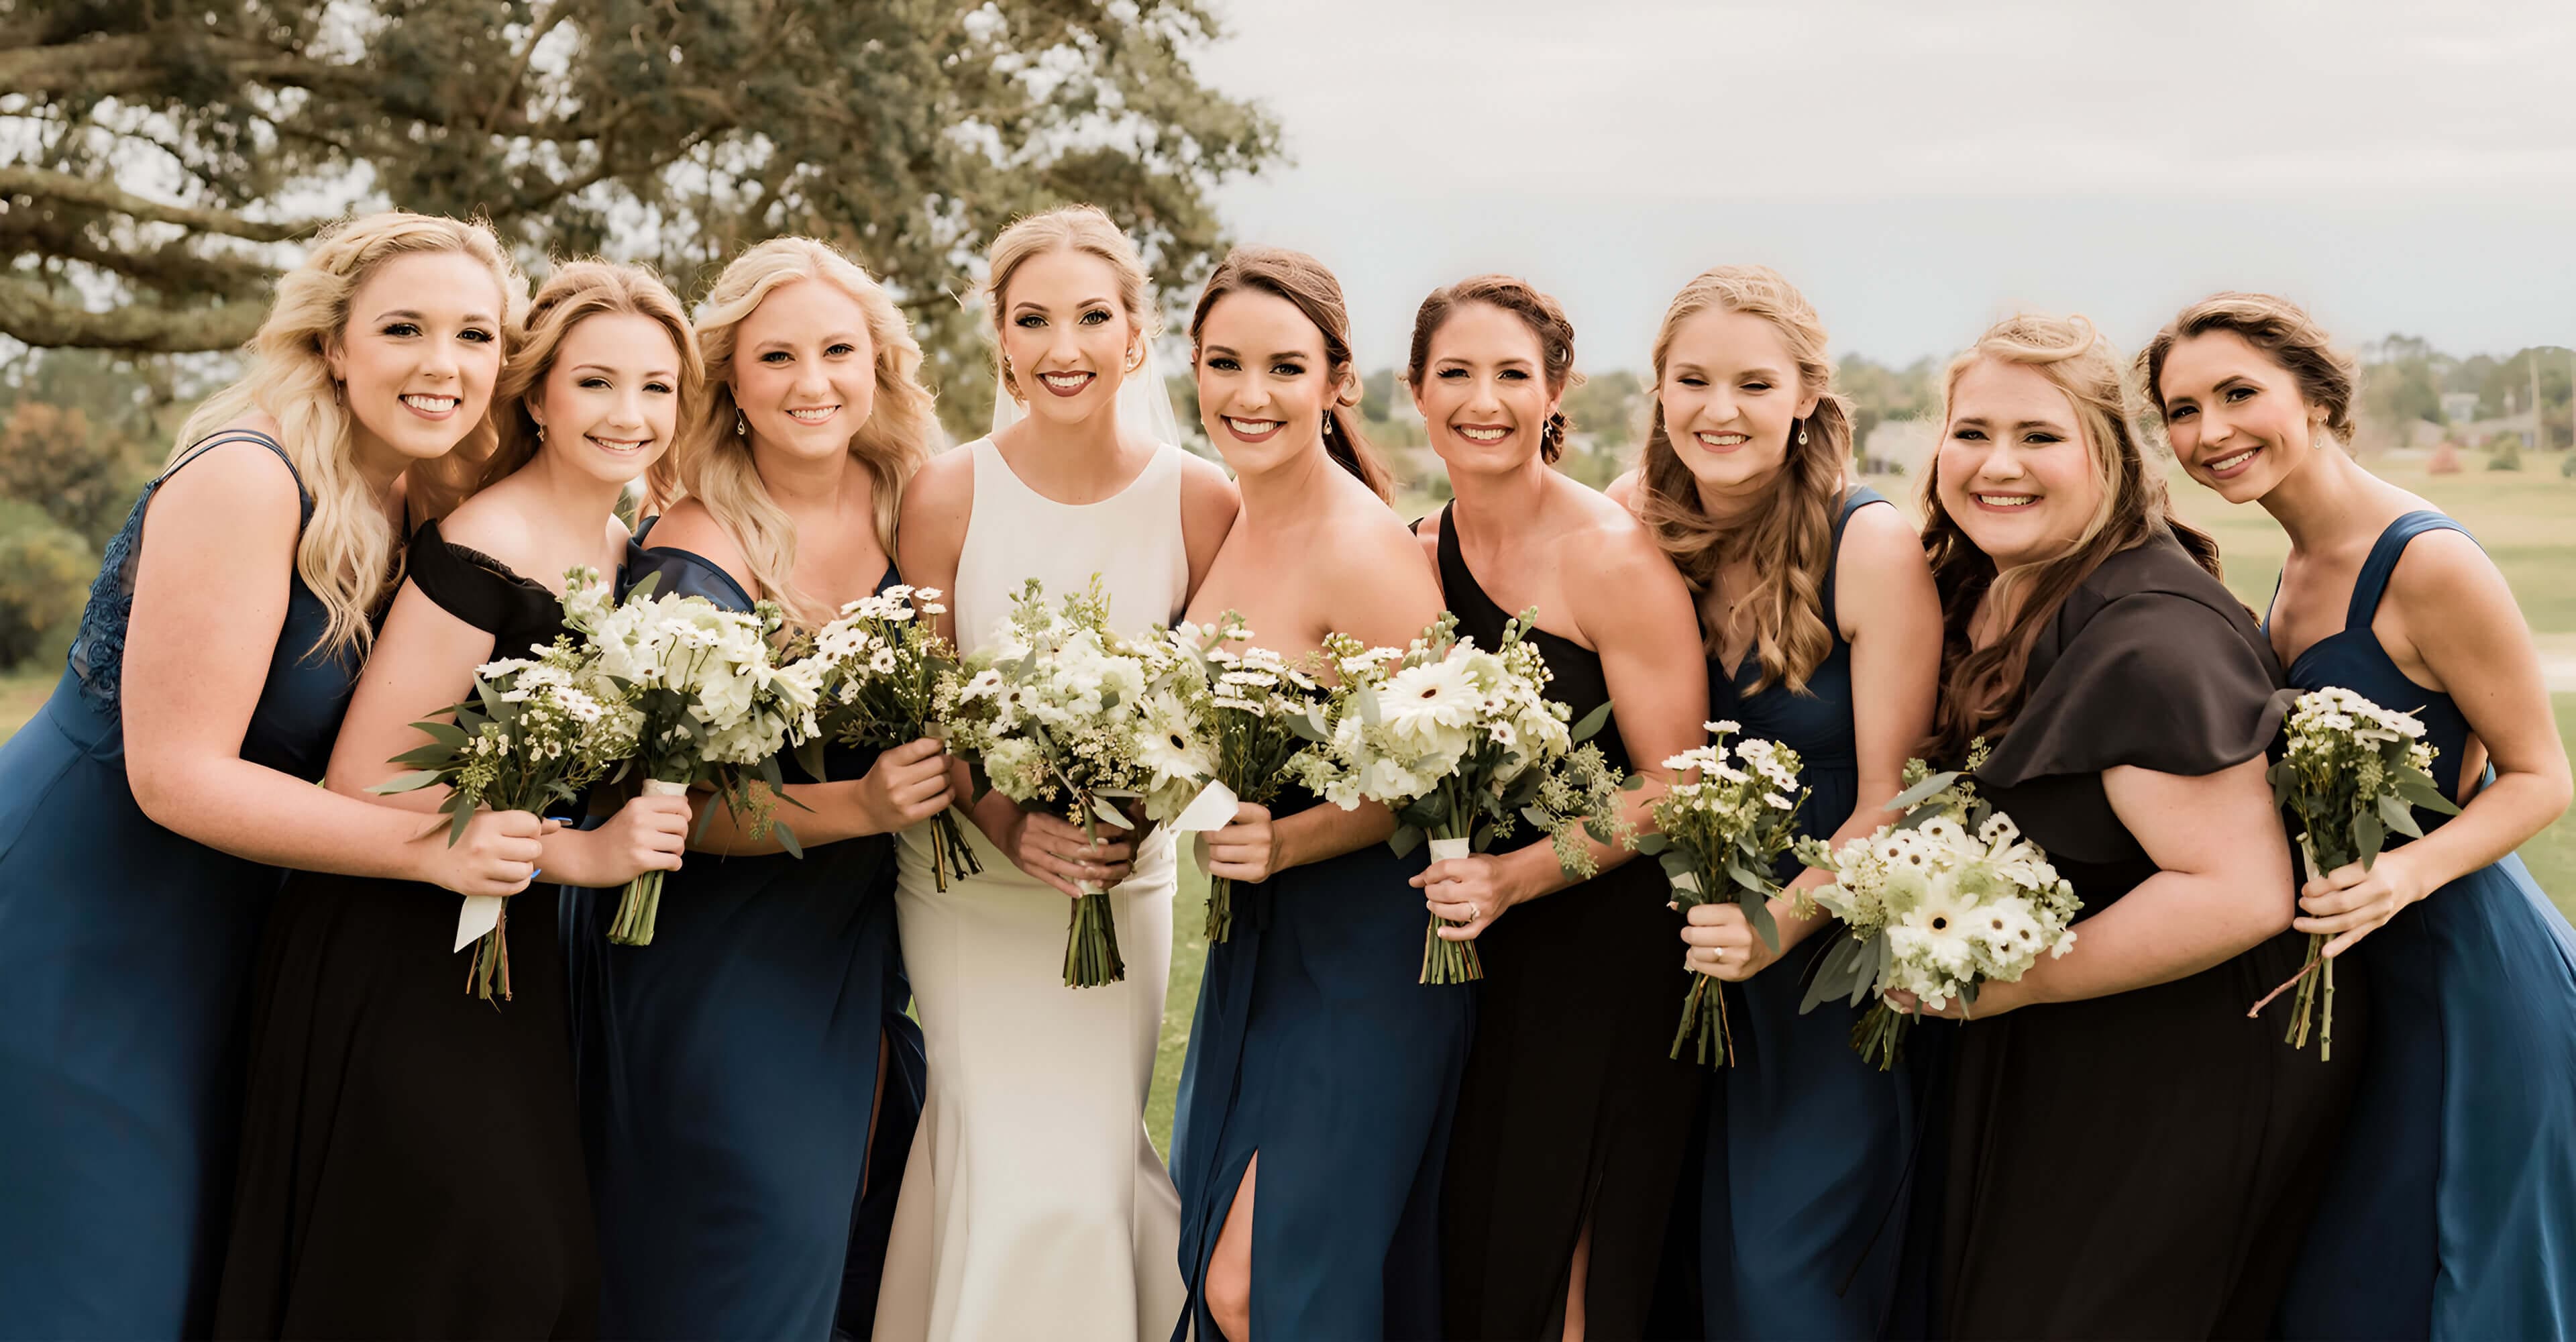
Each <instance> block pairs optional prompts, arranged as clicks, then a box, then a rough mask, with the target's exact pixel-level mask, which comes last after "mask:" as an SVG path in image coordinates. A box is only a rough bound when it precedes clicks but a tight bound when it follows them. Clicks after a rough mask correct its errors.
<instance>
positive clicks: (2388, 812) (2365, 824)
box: [2245, 686, 2460, 1058]
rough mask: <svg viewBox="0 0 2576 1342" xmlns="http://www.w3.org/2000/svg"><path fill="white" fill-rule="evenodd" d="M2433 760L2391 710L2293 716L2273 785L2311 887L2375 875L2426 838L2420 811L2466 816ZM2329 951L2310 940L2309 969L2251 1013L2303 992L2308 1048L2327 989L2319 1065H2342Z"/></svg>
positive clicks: (2318, 701) (2330, 690)
mask: <svg viewBox="0 0 2576 1342" xmlns="http://www.w3.org/2000/svg"><path fill="white" fill-rule="evenodd" d="M2433 756H2434V750H2433V747H2432V745H2431V744H2430V743H2428V742H2426V741H2425V740H2424V724H2423V723H2421V722H2418V721H2416V720H2415V715H2414V714H2412V713H2400V712H2397V711H2395V710H2393V709H2386V708H2382V707H2380V706H2379V705H2377V704H2374V703H2372V702H2371V701H2369V700H2368V699H2365V698H2363V697H2361V696H2360V695H2358V694H2355V693H2353V692H2352V691H2350V690H2347V689H2343V688H2341V687H2339V686H2328V687H2326V688H2325V689H2322V690H2313V691H2310V692H2309V693H2306V694H2302V695H2300V696H2299V698H2298V702H2297V704H2296V705H2294V706H2293V707H2292V709H2291V712H2290V728H2289V732H2288V734H2287V748H2286V749H2285V750H2284V752H2283V753H2282V756H2281V759H2280V762H2279V763H2277V764H2274V765H2273V766H2272V767H2271V769H2270V771H2269V772H2268V773H2266V775H2265V777H2267V778H2269V779H2270V780H2271V783H2272V802H2273V804H2274V805H2276V806H2286V807H2288V808H2289V809H2290V810H2291V811H2292V812H2293V813H2294V814H2296V815H2297V816H2298V817H2299V825H2300V827H2301V828H2300V834H2299V857H2300V859H2301V860H2302V861H2303V862H2305V863H2306V865H2307V872H2308V879H2310V880H2315V879H2316V878H2318V877H2320V876H2323V875H2324V874H2326V873H2327V872H2330V871H2333V870H2335V869H2337V868H2339V867H2345V866H2350V865H2351V864H2353V863H2355V862H2358V863H2360V864H2361V865H2362V866H2363V867H2365V868H2367V867H2369V866H2370V865H2371V864H2372V863H2374V862H2376V861H2378V860H2379V850H2380V849H2381V848H2383V847H2385V846H2386V845H2387V842H2388V835H2389V832H2390V831H2392V830H2393V831H2395V832H2397V833H2399V834H2403V835H2405V836H2407V837H2408V838H2415V839H2420V838H2422V837H2424V831H2423V828H2422V827H2421V826H2419V825H2417V824H2416V823H2415V815H2414V811H2413V810H2412V809H2411V808H2412V807H2414V806H2420V807H2423V808H2424V809H2425V810H2427V811H2432V812H2435V813H2437V814H2441V815H2458V814H2459V813H2460V808H2459V807H2458V806H2457V805H2455V804H2453V803H2452V801H2451V799H2450V798H2448V797H2445V796H2443V795H2442V789H2441V788H2440V787H2439V786H2437V785H2436V784H2435V783H2434V782H2433ZM2326 941H2327V937H2326V936H2325V935H2324V934H2323V933H2312V934H2310V935H2309V937H2308V962H2307V963H2306V964H2305V965H2304V966H2302V967H2301V968H2300V970H2299V972H2298V973H2297V974H2295V975H2293V976H2292V977H2291V979H2290V981H2289V982H2288V983H2284V984H2282V985H2281V986H2280V987H2278V988H2274V989H2273V990H2272V991H2271V992H2270V993H2268V994H2266V995H2265V996H2264V998H2263V1000H2262V1001H2260V1002H2257V1003H2255V1004H2254V1009H2253V1010H2252V1011H2248V1012H2246V1013H2245V1014H2246V1015H2248V1016H2252V1015H2254V1014H2256V1013H2257V1012H2260V1011H2261V1010H2262V1009H2263V1008H2264V1007H2266V1006H2269V1005H2271V1002H2272V999H2273V998H2275V997H2278V996H2280V995H2281V994H2282V993H2284V992H2287V991H2289V990H2290V988H2291V987H2292V986H2293V985H2295V986H2296V987H2297V988H2298V990H2299V996H2298V999H2297V1002H2296V1003H2295V1004H2294V1005H2293V1007H2292V1008H2291V1011H2290V1032H2289V1036H2288V1041H2289V1043H2290V1045H2291V1046H2292V1047H2294V1048H2304V1047H2306V1046H2307V1042H2308V1029H2309V1026H2310V1024H2311V1023H2312V1022H2314V1021H2315V1018H2316V1015H2317V1005H2318V995H2319V994H2318V988H2319V985H2320V984H2322V985H2323V987H2324V999H2325V1001H2324V1006H2325V1011H2324V1020H2323V1027H2324V1028H2323V1030H2322V1032H2321V1034H2320V1042H2319V1043H2318V1046H2317V1056H2318V1057H2319V1058H2331V1057H2333V1056H2334V961H2332V960H2328V959H2326V958H2325V946H2326Z"/></svg>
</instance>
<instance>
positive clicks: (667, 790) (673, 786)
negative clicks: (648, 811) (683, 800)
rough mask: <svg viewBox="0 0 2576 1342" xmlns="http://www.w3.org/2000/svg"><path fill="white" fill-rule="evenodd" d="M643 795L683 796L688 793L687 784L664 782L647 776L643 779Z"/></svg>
mask: <svg viewBox="0 0 2576 1342" xmlns="http://www.w3.org/2000/svg"><path fill="white" fill-rule="evenodd" d="M644 795H645V796H647V797H685V796H687V795H689V785H688V784H686V783H665V782H663V781H662V780H661V779H659V778H647V779H645V780H644Z"/></svg>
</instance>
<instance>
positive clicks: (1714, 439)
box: [1699, 433, 1753, 447]
mask: <svg viewBox="0 0 2576 1342" xmlns="http://www.w3.org/2000/svg"><path fill="white" fill-rule="evenodd" d="M1699 440H1700V441H1701V442H1703V443H1706V444H1708V445H1709V446H1710V447H1734V446H1737V445H1739V444H1742V443H1749V442H1751V441H1753V436H1752V435H1751V434H1746V433H1703V434H1701V435H1699Z"/></svg>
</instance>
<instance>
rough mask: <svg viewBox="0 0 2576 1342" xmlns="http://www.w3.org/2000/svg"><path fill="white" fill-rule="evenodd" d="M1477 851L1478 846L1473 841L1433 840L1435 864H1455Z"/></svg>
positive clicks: (1432, 854)
mask: <svg viewBox="0 0 2576 1342" xmlns="http://www.w3.org/2000/svg"><path fill="white" fill-rule="evenodd" d="M1475 851H1476V844H1475V840H1473V839H1433V840H1431V860H1432V861H1434V862H1454V861H1456V860H1457V859H1459V858H1462V857H1467V856H1469V855H1471V854H1473V853H1474V852H1475Z"/></svg>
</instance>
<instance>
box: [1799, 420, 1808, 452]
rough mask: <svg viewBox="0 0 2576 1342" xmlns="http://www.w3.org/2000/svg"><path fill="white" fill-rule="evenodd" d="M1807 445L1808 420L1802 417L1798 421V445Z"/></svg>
mask: <svg viewBox="0 0 2576 1342" xmlns="http://www.w3.org/2000/svg"><path fill="white" fill-rule="evenodd" d="M1806 445H1807V421H1805V420H1803V419H1802V420H1799V421H1798V446H1800V447H1805V446H1806Z"/></svg>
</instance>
